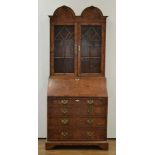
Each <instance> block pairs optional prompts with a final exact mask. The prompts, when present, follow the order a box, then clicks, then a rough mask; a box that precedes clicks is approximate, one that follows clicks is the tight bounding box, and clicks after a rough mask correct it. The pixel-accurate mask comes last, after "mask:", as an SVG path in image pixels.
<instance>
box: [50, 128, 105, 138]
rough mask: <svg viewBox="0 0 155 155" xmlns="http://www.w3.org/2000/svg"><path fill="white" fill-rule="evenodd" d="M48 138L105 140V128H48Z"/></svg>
mask: <svg viewBox="0 0 155 155" xmlns="http://www.w3.org/2000/svg"><path fill="white" fill-rule="evenodd" d="M48 140H106V129H105V128H67V127H66V128H64V127H59V128H58V127H55V128H48Z"/></svg>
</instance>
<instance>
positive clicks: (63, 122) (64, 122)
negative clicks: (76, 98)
mask: <svg viewBox="0 0 155 155" xmlns="http://www.w3.org/2000/svg"><path fill="white" fill-rule="evenodd" d="M68 122H69V120H68V119H67V118H64V119H61V123H62V124H68Z"/></svg>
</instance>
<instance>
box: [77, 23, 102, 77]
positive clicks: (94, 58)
mask: <svg viewBox="0 0 155 155" xmlns="http://www.w3.org/2000/svg"><path fill="white" fill-rule="evenodd" d="M79 33H80V36H79V47H78V49H79V50H78V53H79V55H78V62H79V65H78V74H79V75H80V76H87V75H89V76H91V75H92V76H96V75H97V76H98V75H103V37H104V35H103V30H102V25H101V24H90V25H89V24H82V25H79Z"/></svg>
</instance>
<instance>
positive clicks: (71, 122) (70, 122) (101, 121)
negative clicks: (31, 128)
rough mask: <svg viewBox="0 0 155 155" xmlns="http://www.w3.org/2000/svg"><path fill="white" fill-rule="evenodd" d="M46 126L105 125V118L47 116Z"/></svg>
mask: <svg viewBox="0 0 155 155" xmlns="http://www.w3.org/2000/svg"><path fill="white" fill-rule="evenodd" d="M48 126H49V127H55V126H66V127H67V126H70V127H74V126H77V127H106V118H104V117H96V118H93V117H84V118H83V117H80V118H76V117H73V118H72V117H56V118H55V117H49V118H48Z"/></svg>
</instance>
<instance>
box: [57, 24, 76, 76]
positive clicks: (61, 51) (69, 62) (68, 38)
mask: <svg viewBox="0 0 155 155" xmlns="http://www.w3.org/2000/svg"><path fill="white" fill-rule="evenodd" d="M54 72H55V73H74V26H73V25H55V26H54Z"/></svg>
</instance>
